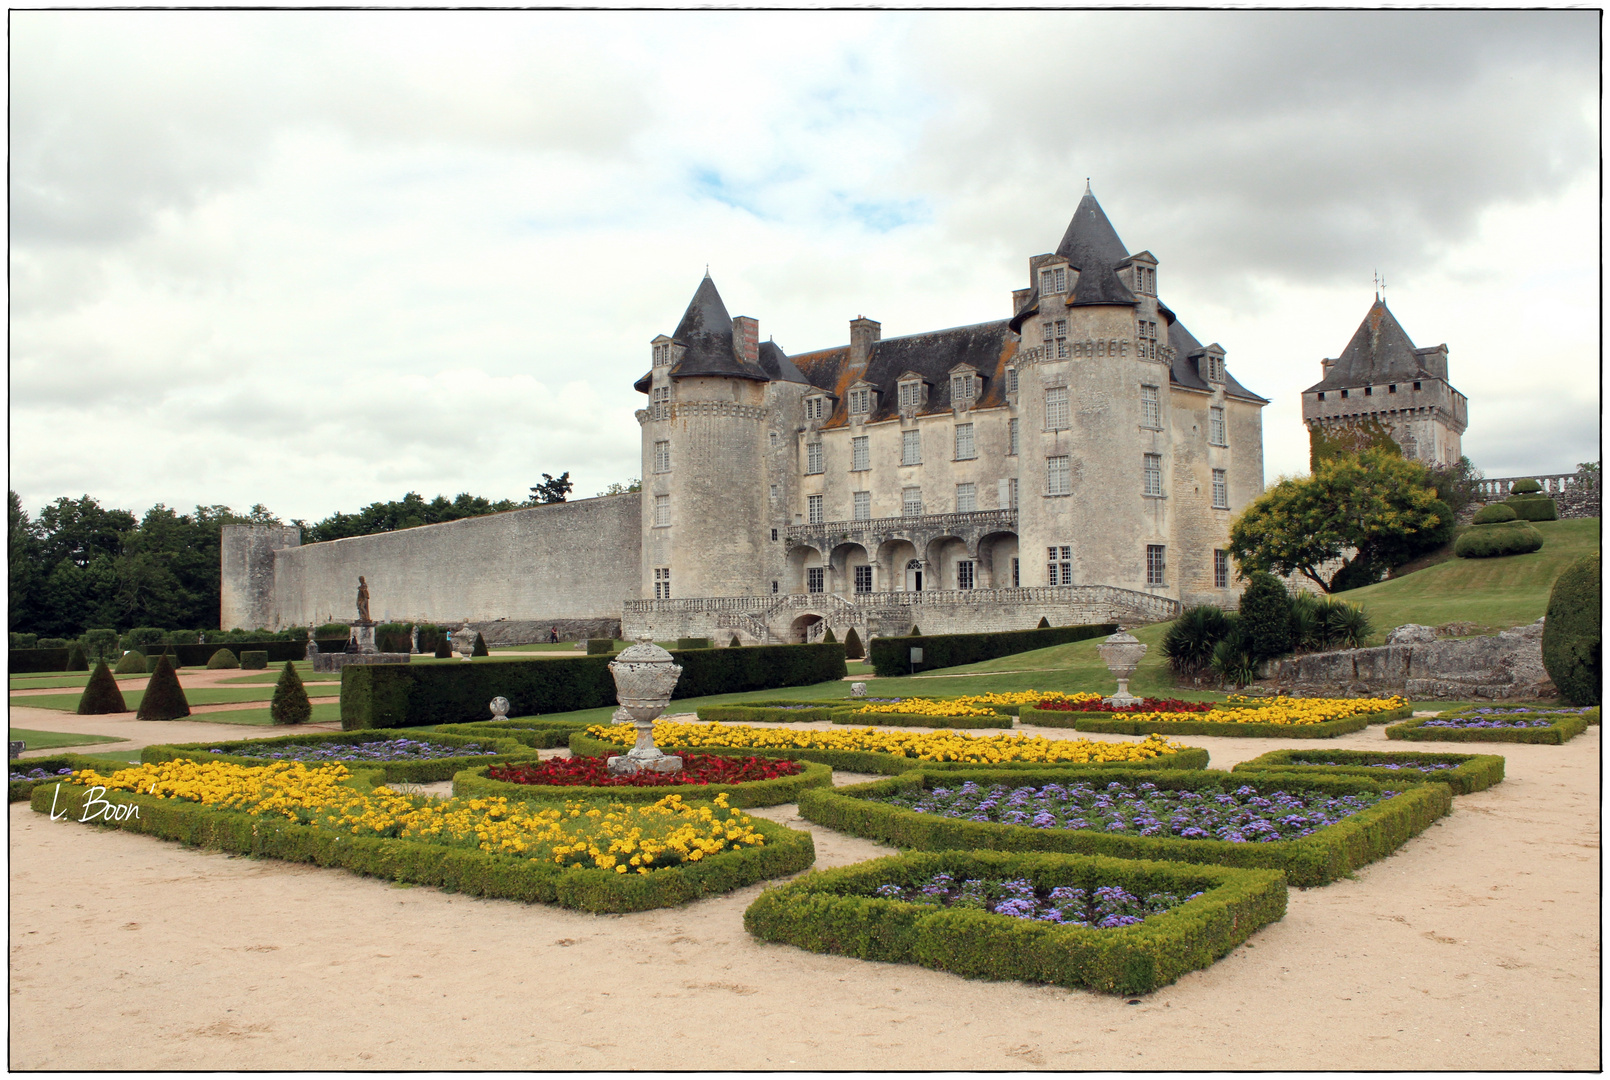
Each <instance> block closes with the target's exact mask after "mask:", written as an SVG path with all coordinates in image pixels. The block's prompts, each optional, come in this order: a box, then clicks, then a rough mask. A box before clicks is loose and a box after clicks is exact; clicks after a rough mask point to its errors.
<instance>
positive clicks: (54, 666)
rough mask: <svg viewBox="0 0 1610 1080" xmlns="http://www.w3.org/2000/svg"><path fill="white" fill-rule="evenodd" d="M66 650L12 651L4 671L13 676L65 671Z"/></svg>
mask: <svg viewBox="0 0 1610 1080" xmlns="http://www.w3.org/2000/svg"><path fill="white" fill-rule="evenodd" d="M67 652H68V650H66V649H12V650H11V652H10V655H9V656H8V657H7V659H6V670H7V671H9V672H10V673H11V674H13V675H34V674H37V673H39V672H41V671H52V672H54V671H63V672H64V671H66V670H67Z"/></svg>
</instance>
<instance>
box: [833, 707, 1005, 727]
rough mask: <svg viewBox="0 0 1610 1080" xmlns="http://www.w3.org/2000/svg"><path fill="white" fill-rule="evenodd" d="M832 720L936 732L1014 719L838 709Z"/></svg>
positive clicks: (1002, 724) (854, 724) (856, 724)
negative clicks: (922, 728) (915, 728)
mask: <svg viewBox="0 0 1610 1080" xmlns="http://www.w3.org/2000/svg"><path fill="white" fill-rule="evenodd" d="M832 720H833V722H834V723H835V724H849V725H851V726H853V727H925V728H933V729H934V730H935V731H946V730H950V731H961V730H963V729H968V730H971V729H975V728H1010V727H1011V726H1012V718H1011V717H1010V716H1006V715H1003V714H1001V713H996V714H995V715H994V716H923V715H922V714H921V713H868V714H861V713H857V712H856V711H855V710H854V709H837V710H835V711H834V712H833V716H832Z"/></svg>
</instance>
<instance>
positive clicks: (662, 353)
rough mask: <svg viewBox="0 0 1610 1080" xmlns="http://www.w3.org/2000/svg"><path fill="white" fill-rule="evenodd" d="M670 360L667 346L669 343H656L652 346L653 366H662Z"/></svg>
mask: <svg viewBox="0 0 1610 1080" xmlns="http://www.w3.org/2000/svg"><path fill="white" fill-rule="evenodd" d="M670 362H671V346H669V345H656V346H654V366H655V367H664V366H665V365H666V364H669V363H670Z"/></svg>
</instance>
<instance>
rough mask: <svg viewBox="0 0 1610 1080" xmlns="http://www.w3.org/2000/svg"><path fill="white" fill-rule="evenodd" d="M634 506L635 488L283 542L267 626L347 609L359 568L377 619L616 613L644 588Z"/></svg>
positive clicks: (338, 616) (228, 614)
mask: <svg viewBox="0 0 1610 1080" xmlns="http://www.w3.org/2000/svg"><path fill="white" fill-rule="evenodd" d="M639 514H640V500H639V497H638V495H637V494H636V493H635V492H634V493H631V494H626V495H612V496H607V497H603V498H597V499H582V500H579V501H577V502H567V503H553V504H550V505H547V506H536V507H531V508H529V509H524V510H511V511H508V512H506V513H502V514H492V515H488V516H485V517H476V518H464V519H462V520H460V521H449V522H445V523H443V524H440V525H424V526H420V527H419V528H415V529H402V530H399V531H397V532H391V533H380V534H377V535H374V536H354V537H350V538H348V539H345V540H331V541H328V542H326V543H322V544H308V545H306V546H302V547H291V548H283V549H280V550H278V551H275V552H274V553H273V556H274V574H273V590H272V602H271V603H272V615H271V618H272V621H271V622H269V623H265V624H264V625H268V626H270V627H271V628H273V629H279V628H283V627H286V626H305V625H308V624H310V623H313V624H317V623H323V622H332V621H340V622H346V621H350V620H352V619H353V618H355V616H356V597H357V591H358V576H359V575H360V574H362V575H364V576H365V577H366V578H367V579H368V584H369V595H370V616H371V617H372V618H373V619H374V620H375V621H376V622H437V623H454V624H458V623H462V622H464V621H466V620H468V621H470V622H472V623H476V624H479V623H486V622H493V621H497V620H504V621H513V622H524V623H528V624H534V625H537V626H543V627H545V626H547V625H554V624H564V623H567V622H571V621H573V620H585V621H588V622H589V623H592V622H594V621H598V622H601V621H603V620H610V621H613V620H618V619H619V618H620V613H621V609H622V608H623V607H624V605H625V604H626V602H627V601H629V600H635V599H637V596H638V591H639V577H638V567H639V562H640V557H639V552H640V546H641V543H642V529H641V520H640V517H639ZM229 566H230V563H229V561H228V560H227V559H226V561H225V593H226V595H228V594H229V578H230V573H229ZM222 617H223V619H224V623H223V625H225V626H232V625H236V622H234V621H232V620H234V619H236V615H235V613H233V612H232V611H230V610H229V608H228V607H227V605H226V607H225V609H224V611H223V613H222ZM239 625H244V626H252V625H253V624H252V623H249V622H248V623H240V624H239ZM488 640H489V641H490V640H491V638H490V637H489V638H488Z"/></svg>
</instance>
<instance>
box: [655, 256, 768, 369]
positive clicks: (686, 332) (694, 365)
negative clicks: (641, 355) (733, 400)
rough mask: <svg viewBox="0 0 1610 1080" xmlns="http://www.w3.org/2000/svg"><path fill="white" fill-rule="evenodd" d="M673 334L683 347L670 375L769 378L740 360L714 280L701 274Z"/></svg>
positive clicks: (725, 308) (728, 316) (728, 318)
mask: <svg viewBox="0 0 1610 1080" xmlns="http://www.w3.org/2000/svg"><path fill="white" fill-rule="evenodd" d="M671 337H673V338H675V339H676V341H677V342H679V343H680V344H681V345H682V347H683V353H682V359H681V360H679V361H677V364H676V366H675V367H673V368H672V369H671V378H673V379H685V378H688V377H689V376H693V375H718V376H725V377H727V378H739V379H755V380H757V381H759V382H769V381H770V379H771V377H770V376H769V375H767V374H766V372H764V371H762V370H761V368H760V367H759V366H758V365H755V364H750V363H748V362H746V361H743V360H740V359H739V358H738V355H737V353H736V352H735V351H734V349H733V343H732V316H730V315H728V314H727V305H726V304H724V303H722V302H721V294H720V293H719V292H717V291H716V283H715V282H714V281H711V280H710V275H709V274H705V275H704V280H703V281H701V282H699V288H698V291H696V292H695V293H694V294H693V300H692V301H691V302H690V303H689V304H688V310H687V311H686V312H684V313H683V315H682V321H681V322H680V323H678V324H677V327H676V333H674V334H672V335H671Z"/></svg>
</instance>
